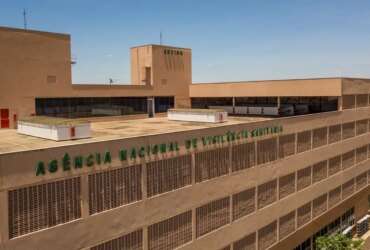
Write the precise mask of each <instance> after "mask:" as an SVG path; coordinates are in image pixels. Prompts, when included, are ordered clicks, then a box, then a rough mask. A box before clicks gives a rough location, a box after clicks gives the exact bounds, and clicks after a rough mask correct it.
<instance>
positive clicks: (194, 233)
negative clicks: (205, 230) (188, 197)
mask: <svg viewBox="0 0 370 250" xmlns="http://www.w3.org/2000/svg"><path fill="white" fill-rule="evenodd" d="M191 221H192V225H191V226H192V229H191V231H192V241H195V240H196V238H197V214H196V208H193V209H192V211H191Z"/></svg>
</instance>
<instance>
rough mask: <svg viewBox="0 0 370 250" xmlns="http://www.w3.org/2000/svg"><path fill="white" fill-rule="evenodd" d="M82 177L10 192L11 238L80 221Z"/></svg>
mask: <svg viewBox="0 0 370 250" xmlns="http://www.w3.org/2000/svg"><path fill="white" fill-rule="evenodd" d="M80 183H81V181H80V177H76V178H72V179H65V180H61V181H56V182H49V183H45V184H40V185H36V186H31V187H25V188H20V189H16V190H12V191H9V194H8V206H9V215H8V216H9V238H10V239H12V238H14V237H18V236H21V235H25V234H28V233H31V232H35V231H38V230H41V229H44V228H48V227H52V226H55V225H58V224H62V223H66V222H68V221H72V220H75V219H78V218H81V187H80Z"/></svg>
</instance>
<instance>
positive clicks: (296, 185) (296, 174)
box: [294, 171, 298, 193]
mask: <svg viewBox="0 0 370 250" xmlns="http://www.w3.org/2000/svg"><path fill="white" fill-rule="evenodd" d="M294 179H295V185H294V193H296V192H298V171H295V172H294Z"/></svg>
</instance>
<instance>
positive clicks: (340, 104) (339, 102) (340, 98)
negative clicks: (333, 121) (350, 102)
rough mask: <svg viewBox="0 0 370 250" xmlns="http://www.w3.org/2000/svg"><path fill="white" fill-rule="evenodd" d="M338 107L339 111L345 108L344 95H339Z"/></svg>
mask: <svg viewBox="0 0 370 250" xmlns="http://www.w3.org/2000/svg"><path fill="white" fill-rule="evenodd" d="M337 109H338V111H342V110H343V97H342V96H339V97H338V107H337Z"/></svg>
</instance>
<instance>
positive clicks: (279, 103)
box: [277, 96, 281, 108]
mask: <svg viewBox="0 0 370 250" xmlns="http://www.w3.org/2000/svg"><path fill="white" fill-rule="evenodd" d="M280 106H281V101H280V96H278V97H277V107H278V108H280Z"/></svg>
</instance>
